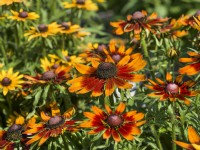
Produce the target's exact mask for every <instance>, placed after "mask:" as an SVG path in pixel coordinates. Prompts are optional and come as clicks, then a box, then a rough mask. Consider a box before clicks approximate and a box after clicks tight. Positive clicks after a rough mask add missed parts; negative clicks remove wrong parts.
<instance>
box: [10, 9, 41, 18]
mask: <svg viewBox="0 0 200 150" xmlns="http://www.w3.org/2000/svg"><path fill="white" fill-rule="evenodd" d="M11 13H12V14H13V16H9V17H8V18H9V19H12V20H17V21H26V20H35V19H38V18H39V17H40V16H39V15H38V14H36V13H35V12H30V13H28V12H26V11H24V10H23V9H20V11H19V12H16V11H13V10H11Z"/></svg>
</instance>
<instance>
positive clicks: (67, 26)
mask: <svg viewBox="0 0 200 150" xmlns="http://www.w3.org/2000/svg"><path fill="white" fill-rule="evenodd" d="M59 28H60V31H59V32H60V33H62V34H72V33H74V32H78V31H79V30H80V29H81V27H80V26H79V25H77V24H72V23H71V22H62V23H61V24H60V25H59Z"/></svg>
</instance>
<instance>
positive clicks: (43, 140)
mask: <svg viewBox="0 0 200 150" xmlns="http://www.w3.org/2000/svg"><path fill="white" fill-rule="evenodd" d="M50 132H51V131H48V132H47V133H46V134H45V135H44V136H43V137H42V138H41V139H40V142H39V143H38V146H41V145H42V144H43V143H44V142H46V140H48V138H49V136H50Z"/></svg>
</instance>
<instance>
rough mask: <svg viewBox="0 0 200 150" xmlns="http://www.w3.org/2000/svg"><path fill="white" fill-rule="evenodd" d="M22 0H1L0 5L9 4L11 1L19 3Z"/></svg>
mask: <svg viewBox="0 0 200 150" xmlns="http://www.w3.org/2000/svg"><path fill="white" fill-rule="evenodd" d="M22 1H23V0H1V1H0V6H2V5H11V4H13V3H21V2H22Z"/></svg>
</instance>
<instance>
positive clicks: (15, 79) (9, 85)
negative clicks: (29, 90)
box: [0, 68, 24, 95]
mask: <svg viewBox="0 0 200 150" xmlns="http://www.w3.org/2000/svg"><path fill="white" fill-rule="evenodd" d="M21 78H23V75H19V72H16V73H13V68H10V69H9V70H8V71H5V70H2V71H1V72H0V88H1V89H2V90H3V95H6V94H7V93H8V91H13V90H15V88H21V87H22V85H21V84H22V83H23V82H24V81H23V80H21Z"/></svg>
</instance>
